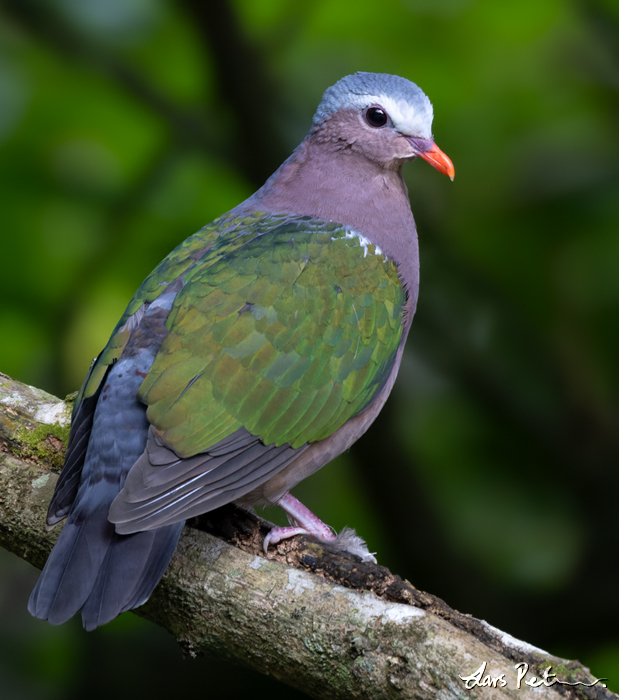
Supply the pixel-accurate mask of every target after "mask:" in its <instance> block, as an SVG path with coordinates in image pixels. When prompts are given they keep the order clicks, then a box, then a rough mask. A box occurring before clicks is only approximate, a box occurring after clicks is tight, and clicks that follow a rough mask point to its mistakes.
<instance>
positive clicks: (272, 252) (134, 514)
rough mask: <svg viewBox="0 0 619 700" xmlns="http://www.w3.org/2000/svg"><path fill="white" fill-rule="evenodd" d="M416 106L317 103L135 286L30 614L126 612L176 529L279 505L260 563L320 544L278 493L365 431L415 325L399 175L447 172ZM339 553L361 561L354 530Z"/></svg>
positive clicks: (425, 104)
mask: <svg viewBox="0 0 619 700" xmlns="http://www.w3.org/2000/svg"><path fill="white" fill-rule="evenodd" d="M432 119H433V108H432V105H431V103H430V101H429V99H428V98H427V97H426V95H425V94H424V93H423V92H422V91H421V89H420V88H419V87H417V85H415V84H414V83H412V82H410V81H409V80H406V79H405V78H401V77H399V76H394V75H387V74H379V73H356V74H354V75H349V76H346V77H344V78H342V79H341V80H339V81H338V82H337V83H336V84H335V85H333V86H332V87H330V88H328V89H327V90H326V92H325V93H324V96H323V98H322V101H321V102H320V104H319V106H318V109H317V111H316V114H315V115H314V118H313V121H312V125H311V128H310V130H309V133H308V134H307V136H306V138H305V139H304V141H303V142H302V143H301V144H300V145H299V146H298V147H297V148H296V150H295V151H294V152H293V153H292V155H291V156H290V157H289V158H288V159H287V160H286V161H285V162H284V163H283V164H282V165H281V166H280V168H279V169H278V170H277V171H276V172H275V173H274V174H273V175H272V176H271V177H270V178H269V179H268V180H267V182H266V183H265V184H264V185H263V186H262V187H261V188H260V189H259V190H258V191H257V192H255V193H254V194H253V195H252V196H251V197H249V198H248V199H247V200H246V201H244V202H242V203H241V204H239V205H238V206H237V207H235V208H234V209H232V210H231V211H229V212H227V213H226V214H223V215H222V216H220V217H219V218H218V219H216V220H215V221H213V222H212V223H210V224H208V225H206V226H205V227H204V228H202V229H201V230H200V231H198V232H197V233H196V234H194V235H192V236H190V237H189V238H187V239H186V240H185V241H184V242H183V243H181V244H180V245H179V246H178V247H177V248H175V249H174V250H173V251H172V252H171V253H170V255H168V257H167V258H165V260H163V261H162V262H161V263H160V264H159V266H158V267H157V268H156V269H155V270H154V271H153V272H152V273H151V274H150V275H149V276H148V277H147V278H146V280H145V281H144V282H143V283H142V285H141V286H140V288H139V289H138V290H137V292H136V294H135V295H134V297H133V299H132V300H131V301H130V303H129V305H128V307H127V309H126V311H125V313H124V314H123V316H122V317H121V319H120V320H119V322H118V324H117V326H116V328H115V329H114V331H113V333H112V335H111V337H110V340H109V342H108V343H107V345H106V346H105V348H104V349H103V351H102V352H101V354H100V355H99V356H98V358H96V360H95V361H94V362H93V364H92V366H91V368H90V371H89V373H88V376H87V377H86V379H85V381H84V384H83V386H82V388H81V390H80V392H79V394H78V397H77V400H76V402H75V407H74V410H73V416H72V425H71V432H70V437H69V444H68V448H67V452H66V457H65V465H64V468H63V470H62V473H61V475H60V477H59V479H58V483H57V486H56V490H55V492H54V495H53V498H52V501H51V503H50V506H49V510H48V516H47V522H48V524H49V525H50V526H53V525H55V524H57V523H59V522H61V521H62V520H65V519H66V522H65V524H64V527H63V529H62V531H61V533H60V536H59V538H58V540H57V542H56V545H55V546H54V549H53V551H52V552H51V554H50V556H49V558H48V560H47V563H46V564H45V567H44V569H43V571H42V573H41V575H40V577H39V580H38V582H37V584H36V586H35V588H34V590H33V592H32V595H31V597H30V602H29V610H30V612H31V613H32V614H33V615H35V616H36V617H39V618H41V619H44V620H48V621H49V622H50V623H52V624H61V623H63V622H65V621H66V620H68V619H69V618H71V617H72V616H73V615H75V614H76V613H78V612H79V611H81V615H82V622H83V625H84V627H85V628H86V629H87V630H91V629H94V628H95V627H97V626H99V625H102V624H105V623H106V622H109V621H110V620H112V619H114V618H115V617H116V616H117V615H119V614H120V613H122V612H124V611H127V610H131V609H133V608H135V607H137V606H139V605H142V604H143V603H144V602H145V601H146V600H147V599H148V597H149V596H150V594H151V593H152V591H153V589H154V588H155V586H156V585H157V583H158V581H159V580H160V578H161V577H162V576H163V574H164V572H165V569H166V568H167V566H168V564H169V562H170V559H171V557H172V555H173V552H174V549H175V546H176V543H177V541H178V539H179V537H180V534H181V531H182V528H183V525H184V523H185V521H186V520H187V519H188V518H191V517H194V516H197V515H200V514H202V513H206V512H208V511H210V510H213V509H215V508H218V507H220V506H222V505H224V504H227V503H231V502H233V503H235V504H238V505H240V506H243V507H251V506H253V505H255V504H277V505H279V506H280V507H281V508H283V510H284V511H285V512H286V514H287V515H288V517H289V519H290V522H291V525H290V526H289V527H274V528H273V529H272V530H271V532H270V533H269V534H268V535H267V537H266V539H265V542H264V549H265V551H266V550H267V549H268V547H269V546H270V545H275V544H277V543H278V542H280V541H281V540H282V539H284V538H287V537H291V536H293V535H296V534H299V533H305V534H309V535H312V536H314V537H317V538H318V539H320V540H323V541H328V542H337V541H338V540H337V536H336V535H335V534H334V533H333V532H332V530H331V529H330V528H329V527H328V526H327V525H326V524H324V523H323V522H322V521H320V520H319V519H318V518H317V517H316V516H315V515H314V514H313V513H311V512H310V511H309V510H308V509H307V508H306V507H305V506H303V504H301V503H300V502H299V501H298V500H297V499H296V498H294V496H292V495H291V494H290V490H291V489H292V488H293V487H294V486H295V485H296V484H298V483H299V482H300V481H301V480H303V479H305V478H306V477H308V476H310V475H311V474H312V473H314V472H316V471H317V470H318V469H320V468H321V467H323V466H324V465H325V464H327V463H328V462H330V461H331V460H332V459H334V458H335V457H337V456H338V455H339V454H341V453H342V452H344V451H345V450H347V449H348V448H349V447H350V446H351V445H352V444H353V443H354V442H355V441H356V440H357V439H359V438H360V437H361V436H362V435H363V434H364V433H365V432H366V430H367V429H368V428H369V427H370V425H371V424H372V422H373V421H374V419H375V418H376V416H377V415H378V413H379V412H380V410H381V408H382V407H383V405H384V403H385V401H386V399H387V397H388V396H389V393H390V392H391V389H392V388H393V385H394V382H395V379H396V375H397V373H398V368H399V366H400V362H401V359H402V353H403V350H404V344H405V341H406V338H407V336H408V332H409V329H410V327H411V323H412V320H413V315H414V313H415V308H416V304H417V295H418V287H419V254H418V242H417V233H416V228H415V222H414V219H413V215H412V212H411V208H410V203H409V198H408V192H407V188H406V185H405V183H404V180H403V178H402V168H403V165H404V164H405V163H406V162H408V161H411V160H414V159H415V158H418V157H419V158H422V159H423V160H425V161H427V162H428V163H429V164H430V165H432V166H433V167H434V168H436V169H437V170H438V171H439V172H441V173H444V174H446V175H448V176H449V177H450V178H451V179H453V176H454V168H453V164H452V163H451V161H450V160H449V158H448V157H447V156H446V155H445V154H444V153H443V152H442V151H441V150H440V149H439V148H438V147H437V146H436V144H435V143H434V140H433V138H432V131H431V126H432ZM340 544H341V546H343V547H344V548H347V549H349V550H350V551H353V553H357V554H359V555H360V556H361V557H362V558H365V559H369V560H371V559H372V555H371V554H370V553H369V552H368V551H367V547H366V546H365V544H364V543H363V541H362V540H361V538H358V537H357V536H356V535H350V534H348V535H347V536H344V537H342V539H341V541H340Z"/></svg>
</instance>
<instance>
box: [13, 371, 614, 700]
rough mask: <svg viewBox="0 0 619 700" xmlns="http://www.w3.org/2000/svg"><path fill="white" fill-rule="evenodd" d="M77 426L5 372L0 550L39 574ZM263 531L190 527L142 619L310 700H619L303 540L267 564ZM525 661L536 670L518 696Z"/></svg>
mask: <svg viewBox="0 0 619 700" xmlns="http://www.w3.org/2000/svg"><path fill="white" fill-rule="evenodd" d="M69 420H70V400H69V401H68V402H66V401H61V400H60V399H57V398H56V397H53V396H50V395H49V394H46V393H45V392H42V391H40V390H38V389H34V388H33V387H28V386H26V385H24V384H20V383H19V382H16V381H14V380H12V379H10V378H9V377H7V376H6V375H2V374H0V544H1V545H2V546H4V547H5V548H6V549H8V550H10V551H12V552H14V553H16V554H18V555H19V556H21V557H22V558H24V559H26V560H27V561H29V562H31V563H32V564H34V565H35V566H37V567H39V568H41V567H42V565H43V563H44V561H45V559H46V557H47V555H48V554H49V552H50V550H51V548H52V546H53V544H54V542H55V540H56V537H57V531H58V528H56V529H54V530H51V531H49V530H48V529H47V527H46V525H45V513H46V509H47V504H48V502H49V499H50V498H51V495H52V492H53V489H54V485H55V482H56V479H57V474H56V472H57V470H58V467H59V465H60V464H61V461H62V454H63V451H64V444H63V443H64V440H65V439H66V436H67V434H68V430H67V426H68V423H69ZM265 531H266V525H265V524H264V523H263V522H262V521H260V520H259V519H257V518H255V516H253V515H251V514H249V513H246V512H244V511H241V510H239V509H236V508H234V507H226V508H223V509H220V510H219V511H215V512H213V513H209V514H208V515H206V516H202V517H201V518H198V519H195V520H194V521H192V523H191V526H190V527H187V528H186V529H185V532H184V534H183V536H182V538H181V541H180V543H179V545H178V548H177V550H176V553H175V555H174V558H173V560H172V563H171V565H170V567H169V568H168V571H167V572H166V575H165V577H164V579H163V580H162V582H161V583H160V584H159V585H158V586H157V588H156V589H155V592H154V593H153V595H152V597H151V599H150V600H149V601H148V603H147V604H146V605H144V606H143V607H141V608H140V609H139V610H138V611H137V612H138V614H139V615H141V616H143V617H145V618H147V619H149V620H152V621H153V622H155V623H156V624H159V625H161V626H162V627H164V628H165V629H167V630H168V631H169V632H170V633H171V634H172V635H174V637H175V638H176V639H177V641H178V642H179V644H180V645H181V646H182V647H183V648H184V649H185V651H186V652H187V653H188V654H190V655H198V654H200V653H202V652H204V651H209V652H214V653H217V654H221V655H224V656H226V657H228V658H231V659H235V660H236V661H238V662H241V663H244V664H247V665H249V666H252V667H253V668H255V669H257V670H258V671H261V672H263V673H266V674H269V675H271V676H274V677H275V678H277V679H279V680H281V681H282V682H284V683H287V684H289V685H291V686H294V687H296V688H299V689H301V690H303V691H305V692H306V693H308V694H309V695H310V696H312V697H315V698H328V699H331V698H333V699H340V698H342V699H343V698H368V699H369V698H385V699H389V698H399V699H403V698H415V699H416V700H426V699H430V698H440V699H441V700H448V699H450V698H464V697H469V696H470V697H484V698H496V699H497V700H498V699H499V698H519V699H520V700H528V699H529V698H531V699H532V698H538V699H539V698H547V699H548V700H551V699H553V698H557V699H558V698H562V697H563V698H596V699H598V698H599V699H602V698H604V699H610V698H618V697H619V696H617V695H615V694H613V693H611V692H610V691H608V689H606V688H605V687H603V686H602V685H601V684H600V683H598V684H596V685H593V686H591V687H587V686H584V685H575V686H570V685H566V684H565V683H558V682H555V683H554V684H553V685H550V686H548V687H546V686H542V687H539V688H537V689H533V688H532V687H530V686H529V685H527V684H526V681H529V682H534V681H533V677H534V676H535V677H537V679H539V678H540V677H541V676H542V674H543V672H544V670H545V669H546V668H547V667H548V666H552V673H554V674H556V678H557V679H559V680H561V681H564V682H571V683H576V682H578V681H580V682H582V683H592V682H593V681H594V680H595V679H593V678H592V677H591V675H590V674H589V673H588V671H587V669H585V668H583V667H582V666H581V665H580V664H579V663H578V662H575V661H565V660H562V659H558V658H556V657H553V656H551V655H549V654H547V653H546V652H544V651H542V650H540V649H536V648H535V647H533V646H531V645H529V644H527V643H525V642H521V641H518V640H516V639H514V638H512V637H510V635H508V634H506V633H504V632H501V631H500V630H497V629H495V628H493V627H491V626H490V625H488V624H487V623H485V622H483V621H480V620H476V619H474V618H472V617H470V616H467V615H463V614H461V613H458V612H457V611H455V610H452V609H451V608H449V607H448V606H447V605H446V604H445V603H444V602H443V601H442V600H440V599H438V598H436V597H434V596H432V595H430V594H428V593H424V592H422V591H418V590H417V589H415V588H414V587H413V586H412V585H411V584H410V583H408V582H407V581H403V580H402V579H401V578H399V577H398V576H396V575H394V574H392V573H391V572H390V571H388V570H387V569H385V568H384V567H380V566H376V565H371V564H364V563H361V562H360V561H358V560H356V559H355V558H354V557H346V556H343V555H342V554H341V553H338V552H337V551H334V550H330V549H329V548H328V547H323V546H322V545H319V544H318V543H316V542H315V541H313V540H311V539H309V538H295V539H294V540H290V541H286V542H283V543H281V544H280V545H279V546H278V548H277V550H276V551H275V552H274V553H273V554H272V555H271V556H270V557H269V558H265V557H264V556H263V555H262V552H261V543H262V538H263V536H264V532H265ZM566 614H569V613H568V611H566ZM484 662H485V663H486V666H485V668H484V670H483V673H482V674H481V676H480V678H479V681H480V682H484V679H486V683H489V682H492V680H491V679H500V678H502V679H503V681H504V682H505V684H506V685H504V686H503V685H502V683H501V680H496V681H495V683H496V687H492V686H490V687H488V686H487V685H484V686H481V687H479V686H476V687H473V688H468V689H467V688H466V687H465V682H464V681H463V680H462V679H461V678H460V677H461V676H469V675H471V674H473V672H474V671H476V670H477V669H479V668H480V666H481V665H482V664H483V663H484ZM519 663H526V664H528V665H529V671H528V673H527V674H526V676H524V678H523V679H522V681H521V685H520V688H518V684H517V669H516V664H519ZM521 668H522V667H521ZM552 680H553V678H552V677H550V678H549V680H548V681H547V682H548V683H550V682H552Z"/></svg>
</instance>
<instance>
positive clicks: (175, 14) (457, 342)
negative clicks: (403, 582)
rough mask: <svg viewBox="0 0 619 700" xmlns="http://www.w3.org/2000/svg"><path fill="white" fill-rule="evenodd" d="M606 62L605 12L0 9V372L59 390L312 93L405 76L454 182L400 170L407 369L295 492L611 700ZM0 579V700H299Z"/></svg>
mask: <svg viewBox="0 0 619 700" xmlns="http://www.w3.org/2000/svg"><path fill="white" fill-rule="evenodd" d="M617 47H619V5H617V3H616V2H614V1H613V0H595V1H591V2H584V1H583V2H576V1H575V0H574V1H568V0H520V1H519V2H518V3H502V2H498V1H497V0H384V1H383V2H381V3H377V2H368V1H367V0H354V1H353V0H338V1H333V0H306V1H305V2H294V3H293V2H286V0H260V1H259V2H256V1H255V0H236V1H234V2H224V1H223V0H219V1H218V2H217V3H208V2H199V1H198V0H178V1H177V2H172V0H167V1H166V0H90V1H89V2H84V1H83V0H47V1H45V0H40V2H39V1H38V0H4V2H3V3H2V5H0V231H1V233H0V236H1V248H0V250H1V254H0V260H1V263H0V266H1V267H0V269H1V274H0V299H1V302H0V371H3V372H5V373H8V374H10V375H12V376H14V377H16V378H18V379H20V380H22V381H26V382H28V383H31V384H34V385H37V386H40V387H42V388H44V389H46V390H48V391H50V392H53V393H56V394H58V395H61V396H62V395H64V394H66V393H68V392H70V391H74V390H76V389H77V388H78V386H79V384H80V383H81V381H82V378H83V375H84V373H85V372H86V369H87V368H88V364H89V362H90V359H91V358H92V357H94V356H95V355H96V354H97V353H98V351H99V350H100V348H101V347H102V345H103V344H104V343H105V341H106V339H107V336H108V334H109V333H110V331H111V329H112V328H113V326H114V324H115V322H116V320H117V318H118V317H119V316H120V314H121V313H122V311H123V309H124V307H125V305H126V303H127V301H128V300H129V298H130V297H131V295H132V293H133V291H134V290H135V289H136V287H137V286H138V285H139V283H140V282H141V281H142V279H143V278H144V277H145V276H146V274H148V272H149V271H150V270H151V269H152V268H153V267H154V266H155V265H156V264H157V263H158V262H159V260H160V259H161V258H162V257H163V256H165V255H166V254H167V253H168V252H169V251H170V250H171V249H172V248H173V247H174V246H175V245H176V244H177V243H178V242H179V241H181V240H182V239H183V238H185V237H187V236H188V235H190V234H191V233H193V232H194V231H195V230H197V229H198V228H199V227H201V226H202V225H203V224H205V223H206V222H208V221H210V220H211V219H213V218H214V217H215V216H217V215H218V214H220V213H223V212H224V211H226V210H227V209H229V208H230V207H232V206H233V205H235V204H236V203H238V202H239V201H241V200H242V199H244V198H245V197H246V196H248V195H249V194H251V192H252V191H253V190H254V189H255V188H256V187H258V186H259V185H260V184H262V182H263V181H264V179H265V178H266V177H267V176H268V175H269V174H270V173H271V172H272V171H273V170H274V168H275V167H277V165H278V164H279V163H280V162H281V160H282V159H283V158H284V157H285V156H286V155H287V154H288V153H289V152H290V151H291V150H292V149H293V148H294V146H295V145H296V144H297V143H298V142H299V141H300V140H301V139H302V137H303V135H304V133H305V132H306V131H307V129H308V128H309V124H310V118H311V115H312V113H313V110H314V109H315V107H316V105H317V103H318V101H319V99H320V96H321V94H322V91H323V90H324V89H325V88H326V87H328V86H329V85H331V84H332V83H333V82H335V81H336V80H337V79H339V78H340V77H342V76H343V75H345V74H347V73H351V72H354V71H356V70H369V71H377V72H390V73H397V74H399V75H403V76H405V77H407V78H410V79H412V80H414V81H415V82H417V83H418V84H419V85H420V86H421V87H422V88H423V89H424V90H425V91H426V92H427V94H428V95H429V96H430V99H431V100H432V101H433V103H434V106H435V115H436V116H435V123H434V132H435V137H436V140H437V143H438V144H439V146H440V147H441V148H442V149H443V150H444V151H445V152H446V153H448V154H449V155H450V156H451V158H452V159H453V161H454V164H455V167H456V179H455V182H454V183H453V184H452V183H450V182H449V180H448V179H447V178H445V177H443V176H441V175H439V174H438V173H437V172H435V171H434V170H433V169H431V168H429V167H428V166H427V164H425V163H423V162H415V163H414V164H412V165H409V166H407V168H406V177H407V181H408V184H409V190H410V196H411V202H412V206H413V211H414V212H415V216H416V219H417V224H418V228H419V234H420V244H421V255H422V289H421V297H420V303H419V308H418V313H417V317H416V319H415V323H414V325H413V331H412V333H411V337H410V339H409V343H408V348H407V354H406V357H405V360H404V363H403V367H402V370H401V373H400V378H399V381H398V384H397V387H396V389H395V391H394V394H393V397H392V398H391V399H390V401H389V403H388V406H387V407H386V409H385V411H384V412H383V414H382V415H381V417H380V419H379V420H378V421H377V423H376V425H375V426H374V427H373V429H372V430H371V431H370V433H369V434H368V435H367V436H365V438H364V439H363V440H362V441H361V444H360V445H357V446H356V447H354V448H353V449H352V450H351V452H350V453H349V454H347V455H345V456H344V457H342V458H341V459H340V460H338V461H337V462H336V463H334V464H333V465H331V466H329V467H327V468H325V469H324V470H322V471H321V472H320V473H319V474H318V475H316V476H315V477H312V479H310V480H309V481H308V482H306V483H304V484H303V485H301V486H300V487H299V488H298V489H297V490H296V492H295V493H296V494H297V495H298V496H299V497H300V498H302V499H304V500H305V501H306V502H307V504H308V505H309V506H310V507H312V508H313V509H314V510H315V511H316V512H317V513H318V514H319V515H320V516H321V517H323V518H324V519H325V520H326V521H327V522H329V523H330V524H332V525H333V526H335V527H336V528H341V527H342V526H343V525H345V524H350V525H353V526H355V527H356V528H357V530H358V531H359V532H360V533H361V534H362V535H364V536H365V537H366V538H367V540H368V542H369V544H370V548H371V549H373V550H374V549H375V550H377V552H378V558H379V561H380V563H383V564H385V565H387V566H390V567H391V568H393V569H394V570H395V571H397V572H398V573H400V574H402V575H403V576H405V577H407V578H408V579H410V580H411V581H412V582H413V583H414V584H415V585H416V586H417V587H419V588H422V589H425V590H428V591H431V592H432V593H435V594H437V595H439V596H441V597H443V598H444V599H445V600H446V601H447V602H448V603H449V604H451V605H452V606H454V607H456V608H457V609H459V610H461V611H463V612H467V613H471V614H473V615H475V616H477V617H481V618H484V619H486V620H488V621H489V622H490V623H492V624H493V625H495V626H497V627H500V628H502V629H504V630H506V631H508V632H510V633H511V634H513V635H514V636H516V637H520V638H523V639H526V640H527V641H528V642H530V643H533V644H535V645H537V646H540V647H542V648H545V649H547V650H548V651H551V652H553V653H556V654H558V655H562V656H567V657H571V658H579V659H580V660H581V661H583V662H584V663H586V664H588V665H590V666H591V667H592V671H593V673H594V674H595V675H596V676H604V677H608V678H610V679H611V681H610V686H611V688H614V689H615V690H619V631H618V629H619V625H618V623H619V602H618V601H619V596H617V590H618V589H619V563H618V560H617V552H618V551H619V518H618V517H617V494H618V487H619V473H618V470H617V465H618V457H619V362H618V361H617V358H618V357H619V324H618V317H619V314H618V312H619V187H618V185H619V128H618V126H617V125H618V123H619V122H618V117H619V49H618V48H617ZM269 517H273V518H275V517H277V516H276V515H275V514H274V513H269ZM0 559H1V562H2V563H1V566H2V569H1V571H0V620H2V622H0V687H2V697H3V699H4V700H9V699H11V700H12V698H19V700H28V699H29V698H33V699H36V700H54V699H55V698H63V699H66V698H78V697H79V698H81V697H84V696H85V695H86V694H87V695H88V697H90V698H91V699H93V700H96V698H99V697H115V698H116V700H124V699H125V698H129V697H134V696H135V695H136V694H137V695H140V696H145V697H146V696H148V697H150V698H153V699H155V698H159V697H164V696H166V697H168V696H170V695H177V696H178V695H179V688H182V694H183V695H186V696H189V695H190V694H193V693H195V692H200V693H201V694H204V695H205V696H206V697H217V698H236V697H248V695H249V693H251V696H252V697H255V698H259V697H262V696H264V697H267V696H268V697H282V698H283V697H286V698H292V697H297V696H298V697H301V694H298V695H296V694H295V693H294V692H293V691H291V690H289V689H287V688H283V687H281V686H278V685H277V684H275V683H274V682H271V681H269V680H268V679H263V678H261V677H257V676H256V675H255V674H251V673H245V672H243V671H240V670H238V669H234V668H230V667H227V666H225V665H223V664H222V663H220V662H219V661H209V660H202V661H197V662H195V661H185V662H181V660H180V652H178V651H177V650H176V649H175V647H174V644H173V643H172V642H171V640H169V639H168V638H167V637H166V635H165V634H164V633H163V632H161V630H158V629H156V628H155V627H154V626H152V625H149V624H147V623H144V622H142V621H140V620H138V618H136V617H135V616H132V615H125V616H124V617H123V619H121V620H119V621H117V622H116V623H113V624H112V625H109V626H108V627H106V628H103V629H101V630H98V631H96V632H94V633H91V634H86V633H84V632H83V631H82V630H81V628H80V626H79V623H78V622H77V621H73V622H72V623H70V624H68V625H65V626H63V627H61V628H52V627H50V626H49V625H47V624H46V623H41V622H39V621H36V620H33V619H31V618H29V616H28V615H27V613H26V612H25V605H26V600H27V596H28V593H29V590H30V588H31V586H32V585H33V583H34V581H35V579H36V575H37V574H36V572H35V571H34V570H32V569H30V568H29V567H27V565H25V564H24V563H23V562H20V561H18V560H17V559H16V558H14V557H12V556H11V555H8V554H6V553H3V554H2V556H1V558H0ZM471 670H473V669H472V668H471V669H470V670H469V671H471ZM463 671H466V669H463Z"/></svg>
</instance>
